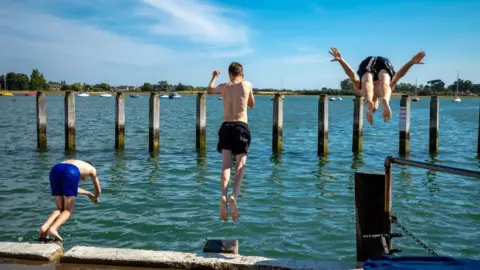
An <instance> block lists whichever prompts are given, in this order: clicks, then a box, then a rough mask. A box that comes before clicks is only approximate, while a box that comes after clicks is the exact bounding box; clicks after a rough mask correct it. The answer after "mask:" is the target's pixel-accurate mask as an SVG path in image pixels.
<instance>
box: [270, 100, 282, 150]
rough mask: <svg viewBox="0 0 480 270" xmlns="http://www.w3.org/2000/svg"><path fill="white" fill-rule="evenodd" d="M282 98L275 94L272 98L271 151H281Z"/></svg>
mask: <svg viewBox="0 0 480 270" xmlns="http://www.w3.org/2000/svg"><path fill="white" fill-rule="evenodd" d="M282 130H283V96H282V95H280V94H279V93H275V96H274V98H273V130H272V131H273V132H272V149H273V151H281V150H282V146H283V145H282V137H283V131H282Z"/></svg>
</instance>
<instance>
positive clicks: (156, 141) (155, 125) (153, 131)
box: [148, 93, 160, 152]
mask: <svg viewBox="0 0 480 270" xmlns="http://www.w3.org/2000/svg"><path fill="white" fill-rule="evenodd" d="M149 120H150V121H149V122H150V123H149V132H148V136H149V140H148V141H149V143H148V149H149V151H150V152H159V151H160V101H159V99H158V93H151V94H150V117H149Z"/></svg>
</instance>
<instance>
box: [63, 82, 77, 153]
mask: <svg viewBox="0 0 480 270" xmlns="http://www.w3.org/2000/svg"><path fill="white" fill-rule="evenodd" d="M65 150H70V151H75V94H74V93H73V92H71V91H67V92H66V93H65Z"/></svg>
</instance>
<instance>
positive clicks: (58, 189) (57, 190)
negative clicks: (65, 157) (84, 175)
mask: <svg viewBox="0 0 480 270" xmlns="http://www.w3.org/2000/svg"><path fill="white" fill-rule="evenodd" d="M79 182H80V170H79V169H78V167H77V166H75V165H73V164H68V163H57V164H56V165H55V166H53V168H52V169H51V170H50V187H51V189H52V196H67V197H70V196H75V197H77V194H78V183H79Z"/></svg>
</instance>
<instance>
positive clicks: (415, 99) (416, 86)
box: [412, 79, 420, 101]
mask: <svg viewBox="0 0 480 270" xmlns="http://www.w3.org/2000/svg"><path fill="white" fill-rule="evenodd" d="M417 90H418V84H417V79H415V96H414V97H413V98H412V101H419V100H420V97H418V93H417Z"/></svg>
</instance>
